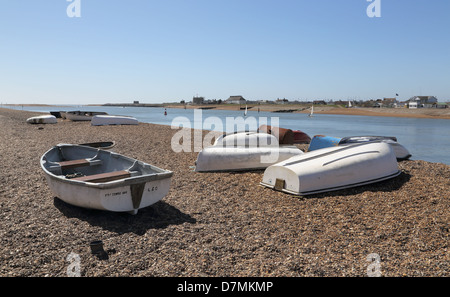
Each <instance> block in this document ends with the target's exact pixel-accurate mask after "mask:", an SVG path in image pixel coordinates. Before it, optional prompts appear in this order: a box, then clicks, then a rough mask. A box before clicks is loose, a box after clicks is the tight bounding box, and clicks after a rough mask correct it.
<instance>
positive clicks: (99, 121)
mask: <svg viewBox="0 0 450 297" xmlns="http://www.w3.org/2000/svg"><path fill="white" fill-rule="evenodd" d="M138 124H139V122H138V120H137V119H136V118H134V117H127V116H119V115H95V116H93V117H92V120H91V125H92V126H106V125H138Z"/></svg>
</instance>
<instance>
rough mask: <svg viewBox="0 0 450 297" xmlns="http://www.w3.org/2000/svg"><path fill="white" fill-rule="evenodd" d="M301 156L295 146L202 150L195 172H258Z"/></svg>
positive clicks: (214, 147) (217, 147) (301, 152)
mask: <svg viewBox="0 0 450 297" xmlns="http://www.w3.org/2000/svg"><path fill="white" fill-rule="evenodd" d="M301 154H303V151H301V150H300V149H298V148H297V147H295V146H279V147H278V146H275V147H270V146H265V147H249V148H246V147H219V146H210V147H207V148H204V149H203V150H202V151H201V152H200V153H199V154H198V157H197V161H196V167H195V171H197V172H211V171H212V172H215V171H246V170H260V169H265V168H267V167H268V166H270V165H272V164H275V163H277V162H281V161H283V160H286V159H289V158H291V157H293V156H298V155H301Z"/></svg>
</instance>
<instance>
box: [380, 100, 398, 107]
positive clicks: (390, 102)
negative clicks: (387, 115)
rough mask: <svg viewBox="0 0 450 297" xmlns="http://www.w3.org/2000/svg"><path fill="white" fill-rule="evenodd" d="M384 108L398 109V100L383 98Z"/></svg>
mask: <svg viewBox="0 0 450 297" xmlns="http://www.w3.org/2000/svg"><path fill="white" fill-rule="evenodd" d="M382 105H383V107H397V99H395V98H383V102H382Z"/></svg>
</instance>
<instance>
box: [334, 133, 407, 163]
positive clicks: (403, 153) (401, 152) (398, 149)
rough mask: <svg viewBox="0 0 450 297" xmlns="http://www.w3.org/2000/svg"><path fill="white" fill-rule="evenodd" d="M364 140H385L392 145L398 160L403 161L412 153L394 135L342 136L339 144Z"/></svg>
mask: <svg viewBox="0 0 450 297" xmlns="http://www.w3.org/2000/svg"><path fill="white" fill-rule="evenodd" d="M362 142H384V143H387V144H389V145H390V146H392V148H393V149H394V152H395V156H396V157H397V160H399V161H402V160H408V159H409V158H411V154H410V152H409V151H408V149H407V148H405V147H404V146H403V145H401V144H400V143H398V142H397V138H396V137H394V136H350V137H344V138H342V139H341V140H340V141H339V145H348V144H354V143H362Z"/></svg>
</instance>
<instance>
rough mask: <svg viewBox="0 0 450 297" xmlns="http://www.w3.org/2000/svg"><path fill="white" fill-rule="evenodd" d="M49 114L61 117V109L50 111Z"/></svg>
mask: <svg viewBox="0 0 450 297" xmlns="http://www.w3.org/2000/svg"><path fill="white" fill-rule="evenodd" d="M50 114H51V115H54V116H55V117H56V118H57V119H60V118H61V111H50Z"/></svg>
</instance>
